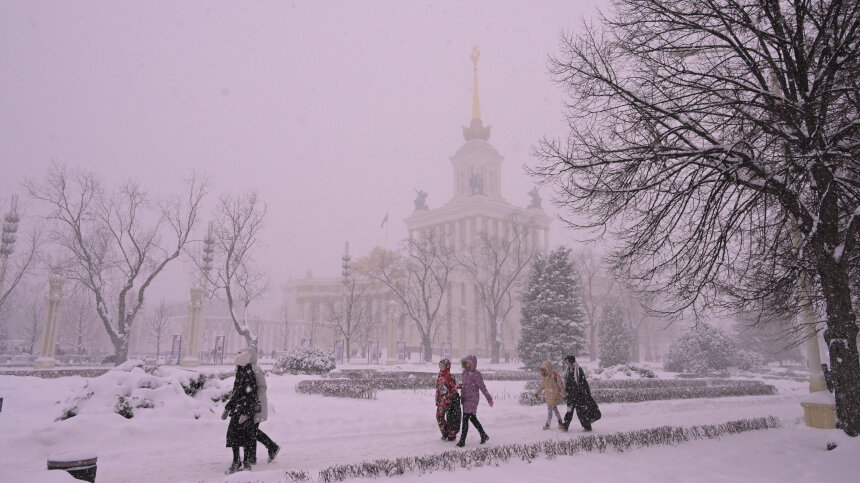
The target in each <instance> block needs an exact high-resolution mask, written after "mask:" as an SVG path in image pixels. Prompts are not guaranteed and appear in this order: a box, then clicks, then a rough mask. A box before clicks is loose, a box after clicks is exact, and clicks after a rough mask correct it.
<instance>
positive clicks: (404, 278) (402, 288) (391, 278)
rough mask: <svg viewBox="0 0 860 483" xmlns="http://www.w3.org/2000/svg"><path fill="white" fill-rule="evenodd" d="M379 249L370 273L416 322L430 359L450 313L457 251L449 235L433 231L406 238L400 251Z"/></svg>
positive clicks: (425, 352) (427, 356)
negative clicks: (446, 303)
mask: <svg viewBox="0 0 860 483" xmlns="http://www.w3.org/2000/svg"><path fill="white" fill-rule="evenodd" d="M377 253H378V255H376V256H373V257H372V258H371V259H372V260H373V261H374V264H373V266H372V267H371V268H370V269H369V270H368V271H367V275H368V277H370V279H371V280H375V281H377V282H379V283H382V284H384V285H385V286H386V287H388V289H389V290H391V294H392V298H393V299H394V300H395V301H396V302H397V303H398V304H399V305H400V306H401V308H402V310H403V313H404V315H405V316H406V317H407V318H408V319H409V320H411V321H412V322H413V324H415V328H416V329H417V330H418V334H419V336H420V337H421V342H422V343H423V344H424V354H423V357H424V360H425V361H429V360H430V359H431V358H432V357H433V342H434V339H435V337H436V333H437V332H438V330H439V327H440V326H441V324H442V323H443V322H444V319H445V317H446V314H445V313H444V311H442V310H441V308H442V300H443V298H444V296H445V292H446V291H447V290H448V285H449V284H448V280H449V277H450V275H451V272H452V271H453V269H454V267H455V264H456V261H455V259H454V253H453V251H452V250H451V248H450V246H449V244H448V243H447V242H446V240H445V238H444V237H443V236H441V235H440V234H438V233H435V232H433V231H428V232H426V233H424V234H423V235H421V236H418V237H416V238H412V239H408V240H406V241H405V243H404V247H403V249H402V250H401V251H400V253H395V252H391V251H388V250H382V249H378V250H377ZM372 255H373V254H372Z"/></svg>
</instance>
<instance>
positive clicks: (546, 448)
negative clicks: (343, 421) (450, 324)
mask: <svg viewBox="0 0 860 483" xmlns="http://www.w3.org/2000/svg"><path fill="white" fill-rule="evenodd" d="M779 427H782V423H781V422H780V420H779V419H778V418H775V417H773V416H769V417H766V418H755V419H741V420H737V421H730V422H727V423H723V424H718V425H703V426H693V427H689V428H683V427H678V426H662V427H659V428H652V429H642V430H638V431H629V432H625V433H614V434H608V435H594V434H593V435H589V436H582V437H579V438H575V439H566V440H550V441H542V442H539V443H532V444H507V445H501V446H491V447H479V448H475V449H471V450H461V451H457V450H454V451H445V452H444V453H438V454H433V455H425V456H409V457H403V458H396V459H377V460H372V461H364V462H360V463H353V464H346V465H335V466H330V467H328V468H325V469H323V470H322V471H320V472H319V478H318V480H319V481H322V482H326V483H331V482H336V481H343V480H345V479H347V478H377V477H380V476H385V477H390V476H395V475H402V474H405V473H407V472H416V473H430V472H433V471H440V470H448V471H452V470H454V469H457V468H474V467H479V466H487V465H498V464H499V463H503V462H507V461H508V460H510V459H515V458H519V459H521V460H522V461H527V462H531V461H532V460H534V459H536V458H538V457H541V456H544V457H547V458H554V457H556V456H567V455H575V454H579V453H589V452H598V453H603V452H605V451H606V450H607V449H615V450H616V451H619V452H620V451H627V450H629V449H633V448H644V447H648V446H656V445H667V444H679V443H683V442H686V441H692V440H700V439H714V438H719V437H721V436H724V435H729V434H737V433H743V432H746V431H756V430H762V429H772V428H779Z"/></svg>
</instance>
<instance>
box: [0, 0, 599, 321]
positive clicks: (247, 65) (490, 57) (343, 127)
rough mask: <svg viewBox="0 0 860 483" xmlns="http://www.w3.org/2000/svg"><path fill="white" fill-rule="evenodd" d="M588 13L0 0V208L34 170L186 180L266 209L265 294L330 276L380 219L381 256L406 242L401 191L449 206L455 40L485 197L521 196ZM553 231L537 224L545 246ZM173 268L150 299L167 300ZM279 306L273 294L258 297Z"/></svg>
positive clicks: (556, 121)
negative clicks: (492, 176)
mask: <svg viewBox="0 0 860 483" xmlns="http://www.w3.org/2000/svg"><path fill="white" fill-rule="evenodd" d="M597 3H598V2H597V1H593V0H592V1H583V0H579V1H570V0H566V1H541V2H526V1H517V2H501V1H488V2H475V1H470V2H403V1H386V2H357V1H356V2H352V1H350V2H346V1H344V2H321V1H314V2H310V1H308V2H253V3H251V2H238V1H237V2H172V1H171V2H119V1H105V2H91V1H90V2H65V1H53V2H42V1H31V0H27V1H8V0H7V1H4V2H2V3H0V163H2V168H3V170H2V177H0V198H2V199H8V196H9V195H10V194H12V193H22V194H23V189H22V188H21V181H22V180H23V179H24V178H25V177H31V178H38V177H39V176H41V175H42V174H43V173H44V171H45V169H46V167H47V166H48V165H49V164H50V163H51V161H52V160H53V161H56V162H59V163H65V164H67V165H69V166H75V167H84V168H87V169H90V170H94V171H97V172H100V173H102V175H103V177H104V178H105V179H106V180H108V181H110V182H111V183H116V182H118V181H120V180H122V179H124V178H133V179H138V180H140V182H141V183H142V185H143V186H145V187H147V188H148V189H150V190H151V191H152V192H154V193H169V192H172V191H176V190H178V189H180V188H181V186H182V184H181V179H182V178H183V177H184V176H186V175H187V174H188V173H189V172H190V171H191V170H192V169H196V170H200V171H205V172H206V173H207V174H208V175H209V176H210V177H211V178H212V181H213V186H214V189H215V192H221V191H234V192H235V191H240V190H243V189H249V188H250V189H256V190H258V191H259V192H260V193H261V195H262V196H263V198H264V199H265V200H266V201H267V202H268V205H269V215H268V218H267V223H266V230H265V240H266V242H267V244H268V246H267V247H266V248H264V250H263V251H262V252H261V258H265V259H266V260H267V261H268V262H267V263H266V265H267V267H268V268H269V271H270V273H271V275H272V282H273V285H274V287H277V285H278V284H279V283H281V282H283V281H284V280H286V279H288V278H289V277H293V278H299V277H303V276H304V274H305V272H306V271H307V270H309V269H312V270H313V271H314V274H315V275H318V276H336V275H337V274H339V271H340V255H341V253H342V250H343V242H344V241H345V240H349V241H350V242H351V251H352V252H353V254H354V255H356V256H360V255H361V254H363V253H366V252H367V251H368V250H369V249H370V248H371V247H372V246H373V245H383V244H385V243H386V236H385V235H386V232H385V230H381V229H380V222H381V221H382V218H383V216H385V214H386V212H388V213H389V216H390V221H391V227H390V234H389V240H388V243H389V245H391V246H394V245H395V244H396V241H397V240H398V239H400V238H403V237H405V236H406V228H405V224H404V223H403V221H402V220H403V219H404V218H406V217H407V216H409V214H410V213H411V212H412V208H413V205H412V200H413V199H414V197H415V192H414V189H415V188H421V189H423V190H425V191H427V192H428V193H429V197H428V200H427V201H428V204H429V205H430V207H431V208H433V207H437V206H439V205H441V204H444V203H445V202H446V201H448V199H449V198H450V197H451V195H452V186H451V183H452V180H451V178H452V176H451V164H450V162H449V160H448V158H449V157H450V156H451V155H453V154H454V152H455V151H456V150H457V148H459V147H460V145H461V144H462V143H463V138H462V135H461V129H460V127H461V126H463V125H467V124H468V122H469V118H470V114H471V96H472V64H471V61H470V60H469V54H470V52H471V49H472V46H473V45H475V44H477V45H479V46H480V49H481V57H480V61H479V83H480V91H481V109H482V114H483V119H484V123H485V124H490V125H492V126H493V131H492V137H491V138H490V143H492V144H493V145H494V146H495V147H496V148H497V149H498V151H499V152H500V153H501V154H502V155H503V156H504V157H505V161H504V164H503V185H502V190H503V194H504V196H505V198H506V199H507V200H508V201H510V202H511V203H513V204H516V205H525V204H526V203H527V200H528V197H527V195H526V192H527V191H528V190H529V189H530V188H531V184H532V181H531V180H530V179H529V178H528V177H527V176H526V175H525V174H524V173H523V169H522V166H523V164H524V163H529V162H531V159H530V158H531V156H530V149H531V146H533V145H534V144H535V143H536V141H537V140H538V139H539V138H540V137H541V136H545V135H550V136H556V135H560V134H562V133H563V132H564V122H563V114H562V110H563V103H564V95H563V92H562V91H561V89H559V87H558V86H557V85H555V84H553V83H552V81H551V79H550V77H549V76H548V75H547V56H548V55H550V54H554V53H557V52H558V42H559V37H560V34H561V32H562V31H570V30H577V29H578V28H579V25H580V24H581V20H582V18H587V17H590V16H592V15H593V13H594V8H595V4H597ZM544 195H545V198H546V197H548V195H549V193H544ZM211 201H214V198H211V199H210V206H211V204H212V203H211ZM544 205H545V207H546V208H547V209H548V211H551V210H552V208H551V206H549V203H548V202H546V203H544ZM5 209H6V208H5V206H4V207H3V211H5ZM572 236H575V235H574V234H571V233H570V232H567V231H565V230H564V229H563V228H562V226H561V223H560V222H559V221H555V222H553V228H552V233H551V237H552V241H553V244H554V245H555V244H558V243H570V241H571V237H572ZM184 270H185V268H183V267H182V266H180V265H178V264H177V266H176V267H174V268H173V269H172V270H171V272H170V273H168V274H167V277H166V278H165V280H164V281H162V283H161V284H160V285H159V286H158V287H156V289H155V292H154V294H155V295H156V296H158V297H161V296H163V295H164V296H166V297H167V298H168V299H172V298H176V299H182V298H185V297H186V294H187V279H186V276H185V275H184V273H183V271H184ZM177 291H179V293H177ZM279 300H280V293H279V291H278V290H276V289H273V290H272V292H271V293H270V296H269V301H268V303H267V304H266V305H267V306H270V307H274V306H276V305H277V302H279Z"/></svg>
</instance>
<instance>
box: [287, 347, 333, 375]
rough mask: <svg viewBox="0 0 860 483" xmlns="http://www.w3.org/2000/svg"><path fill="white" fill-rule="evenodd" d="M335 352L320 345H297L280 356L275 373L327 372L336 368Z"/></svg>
mask: <svg viewBox="0 0 860 483" xmlns="http://www.w3.org/2000/svg"><path fill="white" fill-rule="evenodd" d="M334 366H335V364H334V354H333V353H331V352H328V351H324V350H322V349H320V348H318V347H296V348H295V349H293V350H291V351H289V352H287V353H286V354H284V355H282V356H281V357H279V358H278V360H277V361H276V362H275V365H274V367H272V371H271V372H272V373H273V374H284V373H289V374H325V373H327V372H331V371H332V370H334Z"/></svg>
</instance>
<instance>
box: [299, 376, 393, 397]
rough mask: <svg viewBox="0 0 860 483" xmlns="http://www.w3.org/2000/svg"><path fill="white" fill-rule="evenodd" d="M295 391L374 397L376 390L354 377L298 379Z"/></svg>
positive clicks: (324, 394) (326, 394)
mask: <svg viewBox="0 0 860 483" xmlns="http://www.w3.org/2000/svg"><path fill="white" fill-rule="evenodd" d="M296 392H299V393H302V394H319V395H321V396H329V397H351V398H356V399H376V390H375V389H373V388H372V387H370V385H369V384H368V383H367V381H361V380H354V379H323V380H316V381H300V382H299V383H298V384H296Z"/></svg>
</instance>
